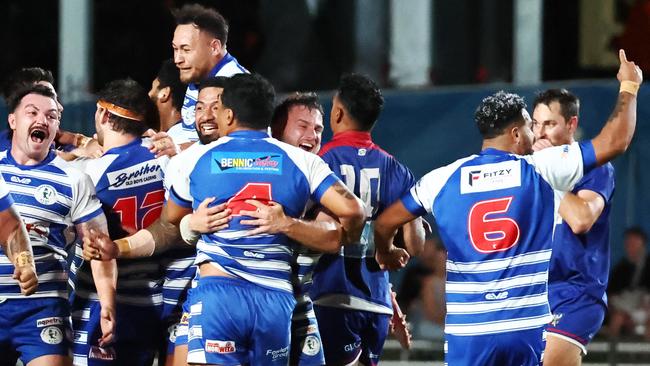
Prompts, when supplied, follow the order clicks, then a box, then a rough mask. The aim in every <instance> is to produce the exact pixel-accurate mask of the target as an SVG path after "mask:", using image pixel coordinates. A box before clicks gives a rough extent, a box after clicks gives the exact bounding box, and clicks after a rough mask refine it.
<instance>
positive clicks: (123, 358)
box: [72, 296, 164, 366]
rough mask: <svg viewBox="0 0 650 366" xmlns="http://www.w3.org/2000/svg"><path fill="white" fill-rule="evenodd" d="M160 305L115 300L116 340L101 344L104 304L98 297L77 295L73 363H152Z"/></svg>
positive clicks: (137, 365)
mask: <svg viewBox="0 0 650 366" xmlns="http://www.w3.org/2000/svg"><path fill="white" fill-rule="evenodd" d="M161 308H162V307H161V306H156V307H153V308H152V307H143V306H132V305H125V304H120V303H117V304H116V308H115V313H116V318H117V319H116V322H117V326H116V329H115V341H114V342H113V344H111V345H110V346H108V347H105V348H102V347H99V343H98V340H99V338H101V335H102V330H101V326H100V312H101V306H100V304H99V301H97V300H91V299H84V298H82V297H79V296H77V297H76V298H75V300H74V303H73V306H72V309H73V310H72V327H73V329H74V341H73V342H74V344H73V346H72V350H73V357H74V364H75V365H76V364H87V365H90V366H93V365H116V366H117V365H119V366H122V365H124V366H143V365H151V364H152V362H153V359H154V357H155V355H156V352H157V351H158V348H159V344H160V334H161V333H162V332H163V331H164V329H163V327H162V326H161V324H160V313H161Z"/></svg>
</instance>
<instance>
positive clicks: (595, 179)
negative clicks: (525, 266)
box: [548, 163, 614, 306]
mask: <svg viewBox="0 0 650 366" xmlns="http://www.w3.org/2000/svg"><path fill="white" fill-rule="evenodd" d="M582 190H589V191H592V192H595V193H597V194H599V195H601V196H602V198H603V201H604V202H605V207H604V208H603V212H602V213H601V214H600V216H599V217H598V219H597V220H596V222H595V223H594V225H593V226H592V227H591V229H590V230H589V232H587V233H585V234H581V235H575V234H574V233H573V231H572V230H571V228H570V227H569V225H568V224H567V223H566V222H565V221H562V222H561V224H560V225H557V226H556V228H555V236H554V237H553V255H552V256H551V267H550V272H549V276H548V282H549V286H550V287H549V293H550V295H551V296H550V301H551V306H552V305H553V293H554V289H556V288H557V289H558V290H559V288H560V287H563V286H573V287H578V288H580V289H582V290H583V291H584V292H585V293H588V294H589V295H591V296H593V297H594V298H596V299H602V300H603V302H605V303H606V301H607V298H606V296H605V290H606V289H607V280H608V278H609V212H610V209H611V204H612V196H613V194H614V167H613V166H612V165H611V164H609V163H608V164H605V165H603V166H600V167H598V168H596V169H594V170H592V171H591V172H589V174H587V175H585V177H584V178H582V180H581V181H580V182H578V184H577V185H576V186H575V187H574V188H573V191H572V192H573V193H577V192H579V191H582Z"/></svg>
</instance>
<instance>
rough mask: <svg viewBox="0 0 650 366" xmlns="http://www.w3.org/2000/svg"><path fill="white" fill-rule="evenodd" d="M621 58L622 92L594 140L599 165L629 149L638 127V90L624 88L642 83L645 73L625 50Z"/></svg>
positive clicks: (619, 76)
mask: <svg viewBox="0 0 650 366" xmlns="http://www.w3.org/2000/svg"><path fill="white" fill-rule="evenodd" d="M619 59H620V62H621V66H620V67H619V69H618V75H617V78H618V80H619V81H620V82H621V92H620V93H619V94H618V100H617V101H616V106H615V107H614V112H612V115H611V117H609V119H608V120H607V123H606V124H605V126H603V128H602V130H601V131H600V133H599V134H598V136H596V137H594V139H593V140H592V144H593V146H594V152H595V154H596V161H597V162H598V164H599V165H602V164H605V163H606V162H608V161H610V160H612V159H613V158H615V157H616V156H618V155H620V154H622V153H624V152H625V150H627V148H628V146H630V142H631V141H632V136H634V129H635V127H636V92H634V93H632V92H630V91H629V90H624V88H623V85H624V84H625V83H630V82H632V83H635V84H637V85H638V84H641V82H642V81H643V74H642V73H641V69H639V67H638V66H636V65H635V64H634V62H631V61H628V60H627V58H626V57H625V52H624V51H623V50H620V51H619Z"/></svg>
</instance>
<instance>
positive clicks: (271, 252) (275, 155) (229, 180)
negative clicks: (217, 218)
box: [170, 130, 338, 293]
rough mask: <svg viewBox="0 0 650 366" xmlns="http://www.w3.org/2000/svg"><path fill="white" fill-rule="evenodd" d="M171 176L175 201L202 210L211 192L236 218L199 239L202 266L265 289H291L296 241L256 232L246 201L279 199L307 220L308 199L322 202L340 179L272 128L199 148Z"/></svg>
mask: <svg viewBox="0 0 650 366" xmlns="http://www.w3.org/2000/svg"><path fill="white" fill-rule="evenodd" d="M189 155H190V156H188V157H187V158H186V159H187V160H186V161H184V164H183V166H182V167H180V169H179V170H180V171H179V172H177V173H175V176H174V177H172V180H173V183H172V186H171V192H170V198H171V199H172V200H173V201H174V202H175V203H176V204H178V205H180V206H182V207H187V208H189V207H192V208H194V209H196V208H197V207H198V206H199V204H200V203H201V202H202V201H203V200H204V199H206V198H208V197H214V198H215V200H214V201H213V202H212V203H211V205H217V204H221V203H223V202H227V203H228V207H229V208H230V209H231V210H232V216H233V219H232V220H231V221H230V222H229V223H228V225H229V227H228V228H227V229H226V230H220V231H218V232H216V233H210V234H204V235H202V237H201V239H200V240H199V242H198V244H197V256H196V263H197V264H200V263H204V262H209V263H210V264H212V265H214V266H215V267H217V268H219V269H220V270H221V271H224V272H226V273H228V274H230V275H232V276H234V277H238V278H242V279H244V280H246V281H249V282H252V283H255V284H257V285H259V286H262V287H266V288H269V289H273V290H280V291H285V292H289V293H292V292H293V288H292V284H291V262H292V258H291V257H292V254H293V251H292V245H293V241H291V240H290V239H289V238H288V237H287V236H285V235H282V234H272V235H271V234H261V235H254V236H251V235H249V234H248V232H249V230H251V229H253V227H251V226H247V225H243V224H241V220H243V219H247V218H248V217H247V216H243V215H241V214H240V212H241V211H242V210H255V206H252V205H249V204H247V203H246V202H245V201H246V200H249V199H256V200H258V201H261V202H268V201H274V202H277V203H279V204H281V205H282V206H283V208H284V212H285V214H286V215H288V216H290V217H302V215H303V214H304V212H305V210H306V207H307V204H308V202H309V200H310V199H311V200H313V201H314V202H320V199H321V197H322V195H323V194H324V193H325V191H326V190H327V189H328V188H329V187H331V186H332V185H333V184H334V183H335V182H337V181H338V179H337V178H336V176H335V175H334V174H333V173H332V171H331V170H330V169H329V167H328V166H327V164H325V163H324V162H323V161H322V160H321V159H320V158H319V157H318V156H316V155H314V154H310V153H307V152H305V151H303V150H301V149H299V148H296V147H293V146H291V145H288V144H285V143H283V142H280V141H278V140H276V139H273V138H271V137H269V136H268V134H267V133H266V132H262V131H251V130H242V131H236V132H233V133H231V134H229V135H228V136H225V137H221V138H220V139H219V140H217V141H215V142H212V143H210V144H208V145H198V146H196V147H193V148H192V150H191V154H189Z"/></svg>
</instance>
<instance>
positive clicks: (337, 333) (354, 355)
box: [314, 305, 391, 366]
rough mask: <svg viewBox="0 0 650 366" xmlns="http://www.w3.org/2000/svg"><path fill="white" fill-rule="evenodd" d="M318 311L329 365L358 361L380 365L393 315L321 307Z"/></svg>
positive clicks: (317, 307) (317, 314) (368, 365)
mask: <svg viewBox="0 0 650 366" xmlns="http://www.w3.org/2000/svg"><path fill="white" fill-rule="evenodd" d="M314 310H315V312H316V318H317V319H318V324H319V330H320V334H321V336H322V337H323V345H324V348H325V360H326V361H327V364H328V365H345V364H349V363H352V362H354V361H355V360H359V361H360V362H361V363H362V364H364V365H366V366H374V365H376V364H377V363H379V357H380V356H381V352H382V350H383V349H384V341H385V340H386V337H387V336H388V326H389V323H390V318H391V316H390V315H387V314H379V313H371V312H368V311H361V310H347V309H339V308H333V307H328V306H318V305H315V306H314Z"/></svg>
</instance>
